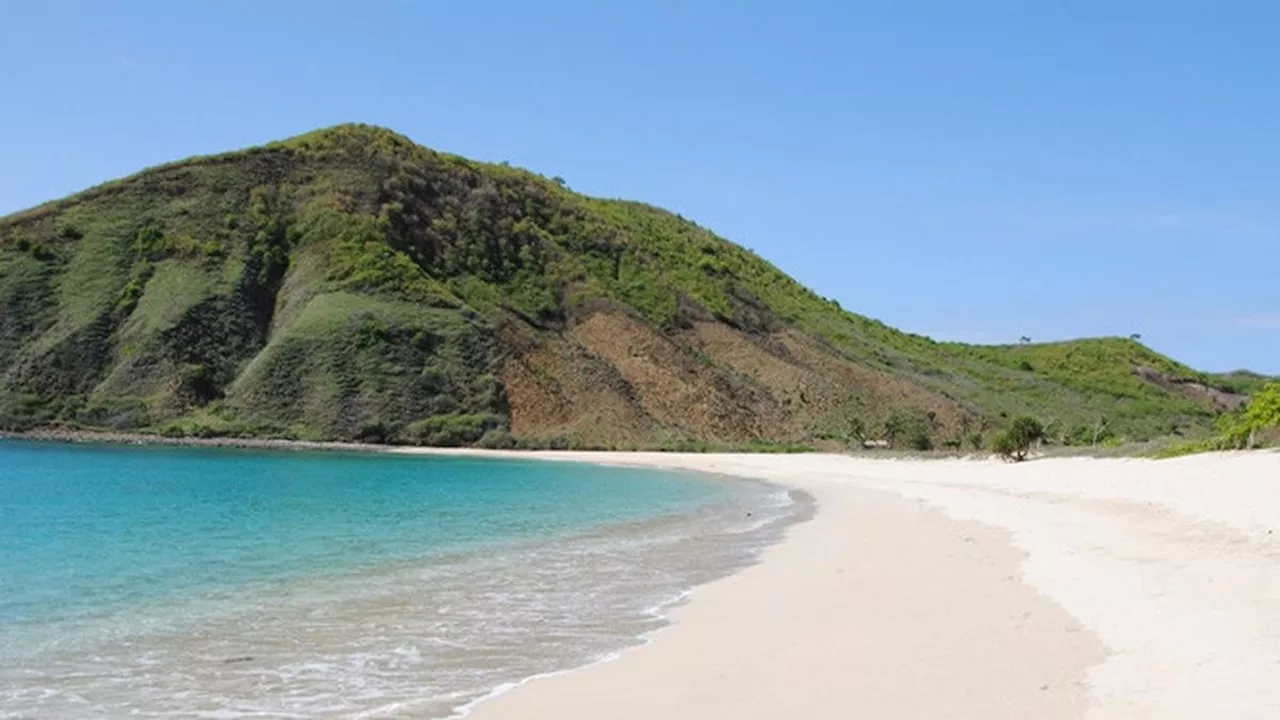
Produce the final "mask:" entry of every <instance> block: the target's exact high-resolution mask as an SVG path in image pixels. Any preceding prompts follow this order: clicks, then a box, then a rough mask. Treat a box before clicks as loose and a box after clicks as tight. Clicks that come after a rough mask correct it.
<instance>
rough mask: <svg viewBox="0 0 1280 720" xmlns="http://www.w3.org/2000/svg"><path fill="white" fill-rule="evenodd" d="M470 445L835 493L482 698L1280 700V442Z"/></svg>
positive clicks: (1002, 708) (1186, 706)
mask: <svg viewBox="0 0 1280 720" xmlns="http://www.w3.org/2000/svg"><path fill="white" fill-rule="evenodd" d="M397 451H398V452H403V453H409V454H458V452H459V451H454V450H440V449H418V448H400V449H397ZM462 454H473V455H483V456H491V457H504V456H512V457H521V458H535V457H536V458H540V459H545V460H556V461H570V462H593V463H599V464H606V465H626V466H638V467H652V468H659V469H670V470H685V471H688V470H694V471H701V472H710V473H715V474H719V475H730V476H738V477H747V478H752V479H757V480H764V481H766V482H773V483H775V484H778V485H781V486H783V487H788V488H791V489H800V490H803V491H805V492H807V493H809V494H811V495H812V496H813V497H814V499H815V502H816V513H815V516H814V517H813V519H811V520H809V521H808V522H805V523H801V524H798V525H795V526H793V527H792V528H791V529H790V530H789V532H788V534H787V535H786V537H785V538H784V539H783V540H782V541H781V542H779V543H777V544H775V545H773V546H772V547H770V548H769V549H767V550H766V551H765V552H764V554H763V555H762V556H761V558H760V561H759V562H758V563H757V564H755V565H753V566H751V567H748V568H746V569H744V570H742V571H739V572H738V573H736V574H735V575H732V576H730V577H727V578H724V579H721V580H718V581H715V582H712V583H710V584H708V585H705V586H702V587H700V588H698V589H697V590H696V591H695V592H694V593H693V595H692V596H691V598H690V600H689V601H688V602H687V603H686V604H684V605H682V606H680V607H678V608H675V609H674V611H673V612H672V613H671V616H670V618H669V620H670V621H671V624H670V625H668V626H667V627H665V628H663V629H661V630H658V631H656V632H655V633H652V635H651V637H650V638H648V640H649V641H648V642H647V643H645V644H644V645H641V646H638V647H636V648H632V649H630V650H628V651H626V652H624V653H622V654H621V655H620V656H619V657H617V658H615V659H613V660H611V661H609V662H604V663H598V664H594V665H589V666H586V667H584V668H580V669H578V670H572V671H567V672H563V673H557V674H555V675H552V676H548V677H539V678H533V679H530V680H529V681H527V682H524V683H521V684H519V685H518V686H516V687H514V688H510V689H507V690H506V691H504V692H502V693H500V694H497V695H496V696H494V697H491V698H489V699H487V700H486V701H484V702H481V703H478V704H476V705H475V706H474V707H473V708H471V709H470V712H469V713H468V714H469V717H471V718H478V719H479V720H520V719H540V718H552V717H556V718H562V717H570V718H574V717H583V718H586V717H595V716H597V715H600V714H604V713H608V714H609V715H610V716H612V717H615V718H617V720H630V719H631V718H636V719H637V720H639V718H648V717H655V716H666V717H670V718H677V719H678V718H721V717H723V718H739V717H748V718H753V717H758V718H770V717H780V716H782V715H795V716H801V717H810V718H827V717H830V718H837V717H848V716H849V715H851V714H855V715H864V716H868V717H883V718H941V717H947V718H1027V717H1036V718H1089V719H1091V720H1092V719H1095V718H1097V719H1103V718H1106V719H1110V718H1147V717H1149V718H1218V717H1232V718H1268V717H1273V716H1274V711H1275V708H1277V707H1280V609H1278V608H1277V607H1276V604H1275V603H1274V602H1272V600H1273V599H1274V598H1276V597H1280V563H1278V562H1277V558H1280V543H1278V542H1277V533H1278V532H1280V503H1277V502H1276V496H1277V494H1280V487H1276V486H1275V481H1276V480H1278V479H1280V454H1276V453H1231V454H1215V455H1203V456H1193V457H1189V458H1181V459H1177V460H1165V461H1150V460H1133V459H1128V460H1098V459H1084V458H1070V459H1046V460H1040V461H1037V462H1032V463H1023V464H1017V465H1009V464H1004V463H999V462H992V461H973V460H941V461H932V462H921V461H911V460H870V459H863V458H853V457H847V456H836V455H792V456H768V455H680V454H667V453H575V452H556V453H527V452H518V453H517V452H500V451H499V452H492V451H462Z"/></svg>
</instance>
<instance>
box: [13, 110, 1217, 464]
mask: <svg viewBox="0 0 1280 720" xmlns="http://www.w3.org/2000/svg"><path fill="white" fill-rule="evenodd" d="M1193 384H1194V385H1196V387H1205V388H1213V387H1214V386H1215V382H1214V379H1213V378H1209V377H1207V376H1204V375H1203V374H1200V373H1195V372H1193V371H1192V370H1190V369H1188V368H1186V367H1184V366H1182V365H1179V364H1177V363H1175V362H1173V361H1171V360H1169V359H1167V358H1164V357H1161V356H1159V355H1157V354H1155V353H1153V352H1151V351H1150V350H1148V349H1146V348H1145V347H1143V346H1141V345H1139V344H1138V343H1136V342H1133V341H1129V340H1118V339H1104V340H1090V341H1079V342H1075V343H1060V344H1056V345H1037V346H1010V347H976V346H965V345H954V344H938V343H934V342H933V341H931V340H929V339H927V338H922V337H918V336H913V335H907V334H904V333H900V332H898V331H895V330H893V329H891V328H888V327H886V326H884V325H883V324H881V323H878V322H876V321H873V320H870V319H867V318H864V317H861V316H858V315H855V314H852V313H848V312H845V311H844V310H842V309H840V307H839V306H838V305H837V304H835V303H834V302H830V301H827V300H824V299H822V298H820V297H818V296H816V295H814V294H813V293H812V292H810V291H808V290H806V289H805V288H803V287H802V286H800V285H799V284H798V283H796V282H795V281H794V280H792V279H791V278H789V277H787V276H786V275H784V274H783V273H782V272H780V271H779V270H777V269H776V268H774V267H773V266H771V265H769V264H768V263H767V262H765V261H764V260H762V259H761V258H759V257H757V256H756V255H754V254H752V253H750V252H748V251H746V250H744V249H743V248H741V247H738V246H736V245H733V244H732V243H730V242H727V241H725V240H723V239H720V238H718V237H716V236H715V235H714V234H712V233H710V232H708V231H707V230H704V229H702V228H700V227H698V226H696V225H695V224H693V223H690V222H687V221H685V220H683V219H682V218H679V217H677V216H675V215H672V214H670V213H667V212H664V211H662V210H659V209H656V208H653V207H649V206H646V205H641V204H637V203H630V202H622V201H613V200H600V199H595V198H588V197H584V196H581V195H578V194H575V193H573V192H571V191H569V190H567V189H566V188H564V187H562V186H561V185H560V184H559V183H557V182H554V181H551V180H547V179H545V178H543V177H541V176H538V175H534V174H532V173H529V172H526V171H523V170H518V169H513V168H510V167H506V166H497V165H486V164H480V163H475V162H471V161H468V160H465V159H463V158H459V157H454V156H449V155H444V154H441V153H436V152H433V151H431V150H428V149H426V148H423V147H420V146H417V145H415V144H413V143H412V142H410V141H409V140H407V139H405V138H403V137H401V136H399V135H396V134H394V133H392V132H389V131H386V130H381V129H377V128H371V127H366V126H341V127H337V128H332V129H328V130H322V131H318V132H315V133H311V134H308V135H304V136H301V137H298V138H294V139H292V140H288V141H284V142H281V143H276V144H272V145H268V146H265V147H260V148H254V149H250V150H246V151H242V152H237V153H231V154H227V155H221V156H216V157H206V158H194V159H191V160H186V161H183V162H179V163H175V164H173V165H168V166H164V167H160V168H155V169H151V170H147V171H144V172H142V173H140V174H138V175H136V176H133V177H130V178H126V179H124V180H119V181H116V182H112V183H108V184H106V185H103V186H100V187H97V188H94V189H91V190H89V191H86V192H84V193H81V194H79V195H76V196H73V197H70V198H67V199H64V200H60V201H56V202H53V203H49V204H47V205H44V206H41V207H38V208H34V209H32V210H29V211H25V212H22V213H18V214H16V215H13V216H10V217H7V218H4V219H0V429H6V428H7V429H25V428H33V427H40V426H49V425H54V424H74V425H79V426H86V427H99V428H111V429H146V430H153V431H161V432H165V433H168V434H183V433H186V434H205V435H216V434H239V435H264V436H266V435H270V436H293V437H301V438H317V439H319V438H326V439H330V438H331V439H365V440H377V441H396V442H416V443H432V444H458V443H472V442H476V441H479V440H480V439H481V438H487V439H486V440H485V442H487V443H495V444H506V443H509V442H511V440H510V437H511V436H512V435H514V436H515V437H518V438H521V439H523V440H524V441H525V442H529V443H533V444H537V443H546V444H561V443H569V444H591V445H626V446H641V445H675V444H680V443H685V442H702V443H716V444H747V443H794V442H813V441H821V440H830V441H833V442H849V441H852V440H856V439H861V438H863V437H867V438H879V437H884V436H889V437H891V438H893V439H894V440H896V441H898V442H899V443H904V442H907V443H912V444H919V445H923V444H925V443H943V442H948V441H949V442H951V443H955V442H961V441H963V442H966V443H968V442H969V441H970V440H971V436H973V435H975V434H981V433H982V432H983V431H984V429H986V428H990V427H994V426H997V425H1000V424H1001V423H1002V422H1004V420H1005V419H1006V418H1008V417H1011V416H1013V415H1016V414H1022V413H1030V414H1035V415H1038V416H1040V417H1042V418H1044V419H1045V420H1053V421H1055V422H1056V423H1058V424H1059V425H1060V427H1061V428H1062V429H1064V431H1065V430H1068V429H1071V428H1081V427H1085V426H1090V427H1092V426H1095V425H1096V424H1097V423H1098V422H1099V421H1100V418H1102V417H1103V416H1105V417H1106V418H1107V423H1108V427H1109V428H1110V429H1111V431H1113V432H1116V433H1118V434H1124V435H1128V436H1130V437H1149V436H1152V435H1157V434H1163V433H1168V432H1171V431H1190V432H1195V431H1197V430H1200V429H1203V428H1205V427H1207V426H1208V424H1209V423H1210V421H1211V419H1212V416H1213V414H1214V412H1215V408H1216V407H1220V406H1221V405H1222V403H1223V402H1227V403H1230V402H1232V400H1231V399H1230V398H1229V397H1228V398H1227V399H1226V400H1224V395H1223V394H1222V393H1220V392H1218V391H1216V390H1215V391H1214V392H1207V391H1199V390H1197V391H1195V392H1190V391H1188V388H1191V387H1192V385H1193ZM1219 384H1220V383H1219Z"/></svg>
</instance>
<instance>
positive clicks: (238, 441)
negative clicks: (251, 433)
mask: <svg viewBox="0 0 1280 720" xmlns="http://www.w3.org/2000/svg"><path fill="white" fill-rule="evenodd" d="M0 440H30V441H36V442H59V443H75V444H80V445H170V446H174V447H216V448H241V449H256V450H331V451H359V452H385V451H386V450H387V449H388V446H386V445H372V444H369V443H349V442H334V441H308V440H284V439H279V438H244V437H216V438H199V437H165V436H163V435H149V434H146V433H130V432H107V431H100V430H70V429H58V430H32V431H29V432H3V431H0Z"/></svg>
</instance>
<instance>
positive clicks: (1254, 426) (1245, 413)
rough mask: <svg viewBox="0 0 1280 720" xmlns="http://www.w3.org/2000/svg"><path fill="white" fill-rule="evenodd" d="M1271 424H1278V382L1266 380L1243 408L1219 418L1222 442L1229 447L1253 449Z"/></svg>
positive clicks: (1279, 393)
mask: <svg viewBox="0 0 1280 720" xmlns="http://www.w3.org/2000/svg"><path fill="white" fill-rule="evenodd" d="M1274 428H1280V382H1272V383H1268V384H1267V385H1265V386H1264V387H1263V388H1262V389H1261V390H1259V391H1258V393H1257V394H1256V395H1254V396H1253V399H1252V400H1250V401H1249V404H1248V405H1246V406H1245V407H1244V409H1243V410H1241V411H1240V412H1239V413H1236V414H1233V415H1224V416H1223V417H1222V418H1221V419H1220V420H1219V421H1218V430H1219V431H1220V432H1221V433H1222V444H1223V445H1224V446H1225V447H1226V448H1229V449H1232V450H1252V449H1253V448H1255V447H1257V446H1258V442H1259V436H1260V435H1263V434H1266V433H1267V432H1268V431H1269V430H1272V429H1274Z"/></svg>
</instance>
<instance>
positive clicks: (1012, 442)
mask: <svg viewBox="0 0 1280 720" xmlns="http://www.w3.org/2000/svg"><path fill="white" fill-rule="evenodd" d="M1041 440H1044V425H1043V424H1041V422H1040V421H1039V420H1036V419H1035V418H1033V417H1027V416H1023V417H1019V418H1016V419H1015V420H1014V421H1013V424H1011V425H1010V426H1009V427H1008V428H1006V429H1005V430H1004V431H1002V432H1001V433H1000V434H998V435H996V437H995V439H994V440H992V442H991V450H992V452H994V453H995V454H997V455H999V456H1000V457H1001V458H1003V459H1005V460H1009V461H1011V462H1022V461H1023V460H1026V459H1027V453H1028V452H1030V451H1031V447H1032V446H1033V445H1035V444H1036V443H1037V442H1040V441H1041Z"/></svg>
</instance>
